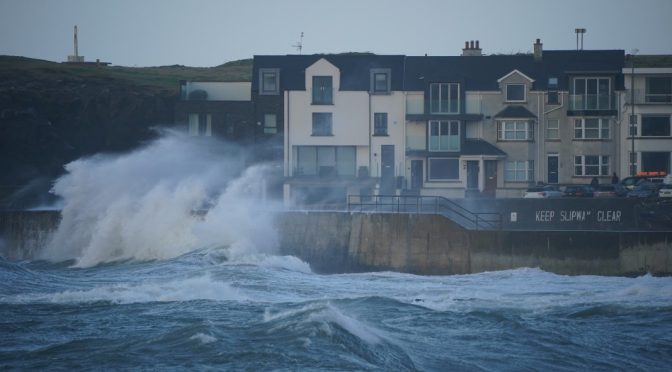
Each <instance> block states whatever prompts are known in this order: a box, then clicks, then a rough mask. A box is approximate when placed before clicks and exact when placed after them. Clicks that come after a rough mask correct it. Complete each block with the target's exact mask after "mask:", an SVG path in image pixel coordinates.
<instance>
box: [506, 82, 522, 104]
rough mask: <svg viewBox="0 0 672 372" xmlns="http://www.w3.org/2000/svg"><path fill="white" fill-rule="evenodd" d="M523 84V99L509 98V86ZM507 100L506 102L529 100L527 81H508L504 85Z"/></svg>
mask: <svg viewBox="0 0 672 372" xmlns="http://www.w3.org/2000/svg"><path fill="white" fill-rule="evenodd" d="M514 86H522V87H523V99H511V98H509V87H514ZM504 93H505V97H504V98H505V101H506V102H527V85H526V84H525V83H507V84H505V85H504Z"/></svg>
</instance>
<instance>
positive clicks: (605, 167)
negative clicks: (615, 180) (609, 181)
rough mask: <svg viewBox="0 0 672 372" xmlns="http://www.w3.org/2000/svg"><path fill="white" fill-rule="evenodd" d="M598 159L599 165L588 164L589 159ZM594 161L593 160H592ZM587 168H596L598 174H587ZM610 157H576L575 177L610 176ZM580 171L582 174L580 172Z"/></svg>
mask: <svg viewBox="0 0 672 372" xmlns="http://www.w3.org/2000/svg"><path fill="white" fill-rule="evenodd" d="M589 157H590V158H594V157H595V158H597V159H595V160H597V164H588V161H587V158H589ZM591 160H592V159H591ZM587 167H591V168H593V167H596V168H597V171H598V173H597V174H587V172H586V168H587ZM610 168H611V164H610V159H609V155H575V156H574V177H602V176H608V175H609V174H610ZM579 169H580V172H579V171H578V170H579Z"/></svg>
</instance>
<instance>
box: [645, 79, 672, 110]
mask: <svg viewBox="0 0 672 372" xmlns="http://www.w3.org/2000/svg"><path fill="white" fill-rule="evenodd" d="M651 79H664V80H668V81H669V84H668V85H669V86H668V92H663V93H651V92H650V83H649V81H650V80H651ZM645 85H646V87H645V89H644V102H646V103H652V104H670V103H672V77H670V76H647V77H646V79H645ZM651 98H661V99H651Z"/></svg>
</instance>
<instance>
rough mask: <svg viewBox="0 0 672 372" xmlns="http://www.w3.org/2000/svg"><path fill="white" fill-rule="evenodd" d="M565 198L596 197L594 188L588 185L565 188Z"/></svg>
mask: <svg viewBox="0 0 672 372" xmlns="http://www.w3.org/2000/svg"><path fill="white" fill-rule="evenodd" d="M562 196H564V197H570V198H592V197H593V196H594V191H593V188H592V187H590V186H588V185H569V186H567V187H565V192H564V193H563V194H562Z"/></svg>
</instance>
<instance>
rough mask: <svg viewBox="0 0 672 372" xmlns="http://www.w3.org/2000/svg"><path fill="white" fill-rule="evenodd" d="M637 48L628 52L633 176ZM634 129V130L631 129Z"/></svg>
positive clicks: (635, 167)
mask: <svg viewBox="0 0 672 372" xmlns="http://www.w3.org/2000/svg"><path fill="white" fill-rule="evenodd" d="M637 52H639V50H638V49H633V50H632V51H631V53H630V68H631V72H630V107H631V108H632V111H631V112H630V156H629V160H630V175H631V176H634V175H635V173H637V172H636V170H637V165H636V163H635V162H636V161H637V154H636V153H635V135H636V134H637V116H636V115H635V54H637ZM633 129H634V131H633Z"/></svg>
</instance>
